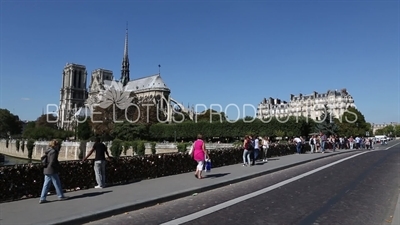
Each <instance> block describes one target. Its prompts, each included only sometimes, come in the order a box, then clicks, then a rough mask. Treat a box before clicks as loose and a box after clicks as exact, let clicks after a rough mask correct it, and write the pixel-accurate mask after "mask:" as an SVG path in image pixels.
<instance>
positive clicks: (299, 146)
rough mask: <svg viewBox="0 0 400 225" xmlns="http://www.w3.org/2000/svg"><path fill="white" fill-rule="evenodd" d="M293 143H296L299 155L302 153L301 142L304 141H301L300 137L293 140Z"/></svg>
mask: <svg viewBox="0 0 400 225" xmlns="http://www.w3.org/2000/svg"><path fill="white" fill-rule="evenodd" d="M293 141H294V142H296V151H297V154H300V153H301V142H302V140H301V139H300V138H298V137H295V138H294V139H293Z"/></svg>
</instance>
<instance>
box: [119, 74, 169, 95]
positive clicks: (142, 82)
mask: <svg viewBox="0 0 400 225" xmlns="http://www.w3.org/2000/svg"><path fill="white" fill-rule="evenodd" d="M145 89H169V88H168V86H167V85H166V84H165V83H164V81H163V80H162V78H161V76H160V74H155V75H151V76H148V77H142V78H139V79H135V80H131V81H129V82H128V84H127V85H126V91H133V92H137V91H142V90H145Z"/></svg>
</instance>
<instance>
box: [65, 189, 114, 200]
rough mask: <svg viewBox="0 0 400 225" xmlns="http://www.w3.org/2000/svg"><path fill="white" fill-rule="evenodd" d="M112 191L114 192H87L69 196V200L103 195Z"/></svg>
mask: <svg viewBox="0 0 400 225" xmlns="http://www.w3.org/2000/svg"><path fill="white" fill-rule="evenodd" d="M110 192H112V191H101V192H92V193H85V194H81V195H77V196H72V197H69V198H68V200H72V199H78V198H90V197H95V196H98V195H102V194H107V193H110Z"/></svg>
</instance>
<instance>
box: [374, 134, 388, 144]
mask: <svg viewBox="0 0 400 225" xmlns="http://www.w3.org/2000/svg"><path fill="white" fill-rule="evenodd" d="M375 139H376V141H377V142H380V143H387V140H388V138H387V136H386V135H376V136H375Z"/></svg>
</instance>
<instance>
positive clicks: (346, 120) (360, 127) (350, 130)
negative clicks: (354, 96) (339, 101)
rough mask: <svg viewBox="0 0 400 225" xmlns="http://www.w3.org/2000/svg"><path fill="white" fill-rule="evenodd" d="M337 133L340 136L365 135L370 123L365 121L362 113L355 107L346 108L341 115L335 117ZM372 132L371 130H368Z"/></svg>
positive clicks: (369, 128)
mask: <svg viewBox="0 0 400 225" xmlns="http://www.w3.org/2000/svg"><path fill="white" fill-rule="evenodd" d="M335 123H336V124H337V125H338V133H339V135H341V136H346V137H349V136H361V137H362V136H365V135H366V132H367V131H370V130H371V124H369V123H367V122H366V121H365V117H364V115H363V114H362V113H361V112H360V111H359V110H358V109H356V108H353V107H351V108H348V109H347V110H346V112H344V113H343V115H342V116H341V117H340V118H338V119H335ZM370 134H372V132H370Z"/></svg>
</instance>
